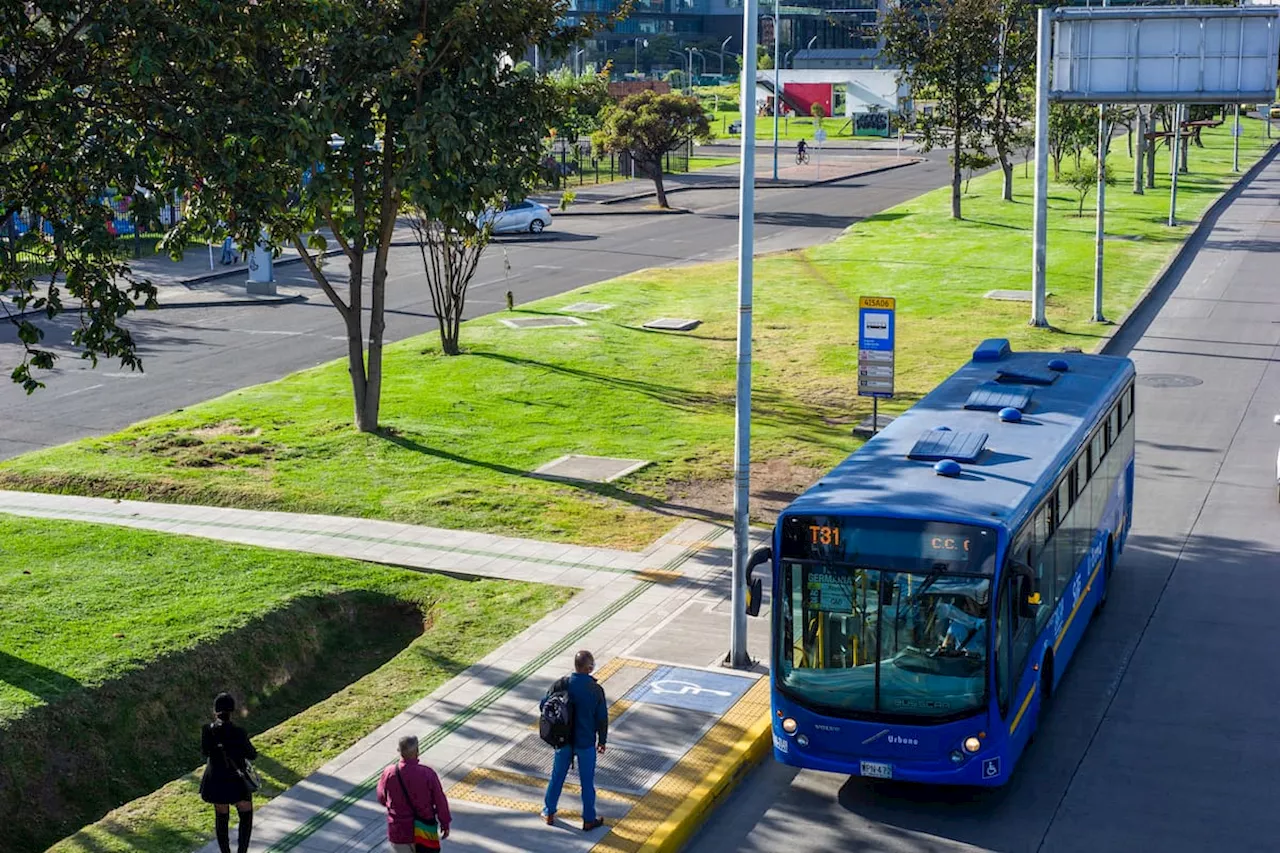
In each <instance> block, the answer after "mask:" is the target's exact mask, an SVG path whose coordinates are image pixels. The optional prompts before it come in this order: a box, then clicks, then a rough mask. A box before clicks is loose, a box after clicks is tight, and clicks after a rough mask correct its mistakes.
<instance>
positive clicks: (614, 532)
mask: <svg viewBox="0 0 1280 853" xmlns="http://www.w3.org/2000/svg"><path fill="white" fill-rule="evenodd" d="M1244 128H1245V132H1246V136H1245V137H1244V139H1243V140H1242V146H1241V147H1242V163H1244V164H1246V165H1247V164H1249V163H1252V162H1253V161H1254V160H1255V159H1256V158H1257V157H1258V156H1259V155H1260V154H1261V153H1262V152H1263V151H1264V150H1265V149H1266V146H1267V141H1266V139H1265V138H1264V126H1263V125H1262V124H1261V123H1259V122H1256V121H1249V122H1246V123H1245V125H1244ZM1227 131H1228V128H1226V127H1223V128H1218V129H1217V130H1215V131H1213V132H1210V133H1206V134H1205V136H1204V139H1205V146H1206V147H1205V148H1203V149H1201V148H1195V149H1193V150H1192V153H1191V170H1192V171H1191V173H1190V174H1189V175H1183V176H1182V177H1181V179H1180V181H1179V195H1178V198H1179V216H1180V218H1181V221H1183V222H1188V221H1190V220H1192V219H1193V218H1194V217H1196V216H1198V215H1199V214H1200V213H1201V212H1202V211H1203V210H1204V209H1205V208H1206V207H1207V206H1208V205H1209V204H1210V203H1211V202H1212V201H1213V199H1215V198H1216V197H1217V196H1218V195H1219V194H1220V193H1222V192H1223V191H1224V190H1225V189H1226V188H1227V187H1228V186H1229V185H1230V183H1231V182H1232V181H1233V180H1234V177H1233V175H1232V174H1231V172H1230V169H1231V139H1230V137H1229V135H1228V133H1227ZM1113 151H1114V153H1113V154H1112V157H1111V160H1110V167H1111V169H1112V172H1113V174H1115V175H1116V177H1117V178H1118V183H1117V185H1116V186H1115V187H1114V188H1113V189H1112V190H1111V192H1110V193H1109V194H1108V199H1109V214H1108V218H1107V224H1108V233H1109V234H1110V235H1112V236H1113V237H1124V238H1125V239H1112V240H1108V242H1107V244H1106V252H1107V267H1106V269H1107V276H1106V283H1107V284H1106V298H1105V303H1104V304H1105V309H1106V313H1107V315H1108V316H1109V317H1112V318H1118V317H1119V316H1120V315H1121V314H1122V313H1123V312H1124V311H1125V310H1126V309H1127V308H1128V307H1129V306H1131V305H1132V304H1133V302H1134V300H1135V299H1136V297H1137V296H1138V294H1139V293H1140V292H1141V291H1142V290H1143V288H1145V287H1146V285H1147V284H1148V282H1149V281H1150V280H1151V278H1152V276H1153V275H1154V274H1155V273H1156V272H1157V270H1158V269H1159V268H1160V266H1161V264H1163V263H1164V262H1165V261H1166V260H1167V259H1168V258H1169V257H1170V256H1171V255H1172V254H1173V252H1174V251H1175V250H1176V249H1177V247H1178V245H1179V244H1180V242H1181V241H1182V240H1183V239H1184V238H1185V236H1186V235H1187V233H1188V232H1189V230H1190V226H1189V225H1181V226H1179V227H1176V228H1168V227H1167V226H1166V225H1165V224H1164V221H1165V217H1166V211H1167V205H1168V178H1167V175H1166V174H1165V166H1166V165H1167V162H1168V158H1167V153H1162V155H1161V160H1160V162H1161V164H1162V165H1161V168H1160V170H1159V171H1160V175H1159V177H1158V181H1157V182H1158V188H1157V189H1156V190H1154V191H1149V192H1148V193H1147V194H1146V195H1143V196H1135V195H1133V194H1132V193H1131V191H1130V185H1131V177H1130V175H1131V173H1132V172H1131V170H1132V164H1131V162H1130V161H1129V159H1128V158H1127V156H1126V150H1125V143H1124V140H1123V139H1119V140H1117V141H1116V143H1115V145H1114V147H1113ZM1085 166H1086V168H1088V164H1087V163H1086V164H1085ZM1068 167H1069V164H1068ZM1016 178H1017V180H1016V182H1015V190H1016V198H1015V200H1014V201H1013V202H1004V201H1001V200H1000V198H999V188H1000V184H999V181H1000V178H999V175H998V174H989V175H986V176H982V177H979V178H976V179H974V180H973V182H972V185H971V186H970V187H969V192H968V194H967V195H966V197H965V199H964V215H965V219H964V220H962V221H953V220H951V219H950V218H949V215H948V211H949V191H948V190H946V189H944V190H940V191H937V192H933V193H929V194H927V195H924V196H922V197H920V198H918V199H915V200H912V201H909V202H906V203H904V204H902V205H899V206H897V207H895V208H893V209H891V210H888V211H886V212H884V213H882V214H880V215H878V216H875V217H872V218H870V219H868V220H866V221H863V222H860V223H858V224H857V225H855V226H853V227H852V228H850V229H849V230H848V231H847V232H846V233H845V234H844V236H843V237H842V238H840V239H839V240H836V241H834V242H832V243H829V244H825V245H821V246H817V247H814V248H811V249H808V250H804V251H797V252H789V253H785V254H780V255H774V256H769V257H765V258H761V259H759V260H758V261H757V265H756V273H755V280H756V290H755V301H754V309H755V312H754V316H755V358H756V362H755V375H754V389H755V390H754V415H753V445H752V454H753V459H754V460H755V462H756V463H758V464H762V465H763V464H764V463H776V464H777V465H779V466H782V467H784V468H785V467H786V466H793V467H795V468H796V469H798V470H800V471H801V472H802V473H803V472H810V473H812V472H813V471H814V470H816V469H822V468H825V467H828V466H831V465H832V464H834V463H835V462H837V461H838V460H839V459H841V458H843V457H844V456H845V455H846V454H848V453H849V452H850V451H852V450H853V449H855V448H856V447H857V446H858V441H857V440H855V439H853V438H851V436H850V434H849V424H850V423H852V422H854V421H856V420H857V419H859V418H861V417H863V416H865V415H866V414H868V413H869V410H870V402H869V401H864V400H862V399H860V398H858V397H857V396H856V386H857V380H856V369H855V368H856V359H857V353H856V343H857V329H856V307H857V298H858V296H859V295H882V296H894V297H897V299H898V312H899V315H898V317H899V319H898V353H897V367H898V378H897V389H898V397H897V398H896V399H895V400H894V401H893V402H892V403H890V404H888V405H887V406H886V407H883V408H886V409H888V410H890V411H892V410H893V409H894V408H904V407H905V406H907V405H909V404H910V403H912V402H913V401H914V400H916V399H918V398H919V397H920V396H921V395H923V394H924V393H926V392H927V391H928V390H929V389H930V388H932V387H933V386H934V385H935V384H936V383H937V382H938V381H939V380H940V379H942V378H943V377H944V376H945V375H946V374H947V373H948V372H950V371H951V370H953V369H954V368H956V367H957V366H958V365H960V364H961V363H963V362H964V361H965V360H966V358H967V356H968V353H969V352H970V351H971V350H972V348H973V345H974V344H975V343H977V342H978V341H979V340H981V339H982V338H986V337H993V336H1003V337H1008V338H1010V339H1011V341H1012V343H1013V345H1014V346H1015V347H1017V348H1021V349H1030V348H1038V349H1059V348H1061V347H1063V346H1079V347H1081V348H1082V349H1086V350H1088V349H1089V348H1090V347H1092V346H1094V345H1095V344H1096V343H1097V342H1098V340H1099V338H1100V336H1101V335H1102V334H1103V333H1104V332H1105V327H1099V326H1097V325H1094V324H1092V323H1090V322H1089V321H1088V317H1089V315H1090V306H1091V302H1092V278H1093V228H1094V224H1093V218H1092V212H1091V205H1092V199H1090V200H1089V202H1088V203H1087V204H1086V215H1085V217H1083V218H1077V216H1076V215H1075V214H1076V199H1075V196H1074V194H1073V193H1072V192H1071V191H1070V190H1069V189H1068V188H1067V187H1066V186H1064V185H1061V184H1054V185H1053V186H1052V187H1051V193H1050V195H1051V198H1050V220H1049V248H1048V265H1049V266H1048V288H1049V291H1050V293H1051V296H1050V297H1049V300H1048V317H1049V320H1050V321H1051V323H1052V324H1053V326H1054V328H1053V329H1050V330H1045V329H1032V328H1029V327H1028V326H1027V325H1026V320H1027V316H1028V313H1029V309H1028V306H1027V305H1026V304H1024V303H1009V302H994V301H990V300H986V299H983V298H982V295H983V294H984V293H985V292H986V291H988V290H991V289H996V288H1008V289H1027V288H1029V287H1030V281H1029V278H1030V268H1031V232H1030V228H1031V204H1030V193H1031V189H1032V182H1031V181H1030V180H1028V179H1026V178H1024V177H1023V170H1022V168H1021V167H1019V168H1018V169H1017V171H1016ZM854 191H855V192H856V191H857V190H854ZM735 279H736V273H735V268H734V266H733V265H732V264H711V265H703V266H697V267H684V268H678V269H662V270H653V271H647V272H642V273H637V274H635V275H630V276H626V277H624V278H621V279H617V280H614V281H610V282H605V283H602V284H597V285H592V286H590V287H586V288H583V289H581V290H579V291H576V292H574V293H571V294H565V295H563V296H560V297H555V298H551V299H545V300H542V301H540V302H537V303H533V304H529V305H522V306H521V307H520V310H519V311H517V315H522V316H537V315H539V314H548V313H555V312H557V311H560V310H562V308H563V306H566V305H568V304H570V303H572V302H575V301H578V300H581V299H590V300H591V301H595V302H602V303H606V304H609V305H611V306H613V307H612V308H610V309H609V310H607V311H604V312H601V313H598V314H586V315H583V317H582V319H583V320H584V321H585V323H586V325H584V326H581V327H567V328H546V329H536V330H527V331H514V330H511V329H508V328H506V327H505V326H503V325H501V324H500V323H499V318H498V317H484V318H481V319H478V320H475V321H472V322H469V323H467V324H466V326H465V327H464V332H463V343H464V347H465V349H466V353H465V354H464V355H462V356H458V357H455V358H446V357H443V356H441V355H440V353H439V349H438V345H437V342H436V339H435V338H434V336H433V335H427V336H423V337H419V338H415V339H412V340H409V341H405V342H402V343H399V344H396V345H394V346H391V347H389V348H388V350H387V356H386V357H387V363H386V376H387V379H386V383H385V387H384V392H383V408H382V420H383V424H384V426H385V432H384V433H383V434H381V435H361V434H358V433H356V432H355V431H354V430H352V429H351V428H350V426H349V424H350V421H351V414H350V404H349V402H348V379H347V375H346V368H345V365H344V364H343V363H342V362H334V363H332V364H328V365H324V366H321V367H318V368H315V369H312V370H306V371H302V372H299V373H296V374H294V375H292V376H289V377H286V378H285V379H283V380H280V381H278V382H274V383H270V384H267V385H261V386H257V387H253V388H246V389H243V390H241V391H237V392H234V393H231V394H228V395H225V396H223V397H220V398H218V399H216V400H212V401H210V402H208V403H204V404H201V405H197V406H192V407H189V408H187V409H185V410H183V411H180V412H175V413H172V414H169V415H164V416H161V417H158V418H153V419H151V420H148V421H145V422H142V423H140V424H137V425H135V426H133V427H131V428H129V429H126V430H123V431H121V432H118V433H116V434H114V435H110V436H106V437H102V438H94V439H87V440H84V441H79V442H76V443H74V444H71V445H67V446H63V447H59V448H54V449H50V450H45V451H39V452H35V453H31V454H27V455H25V456H21V457H18V458H16V459H12V460H9V461H7V462H5V463H3V464H0V485H3V486H7V487H16V488H31V489H41V490H61V491H68V492H83V493H90V494H100V495H112V496H128V497H141V498H147V499H158V500H173V501H184V502H205V503H215V504H230V505H237V506H255V507H271V508H275V509H285V510H295V511H302V512H330V513H339V514H347V515H357V516H368V517H378V518H389V519H395V520H401V521H412V522H424V523H430V524H437V525H442V526H446V527H459V528H468V529H477V530H487V531H494V532H500V533H508V534H519V535H525V536H533V537H538V538H543V539H554V540H562V541H576V542H584V543H600V544H610V545H615V546H631V547H635V546H640V545H643V544H645V543H647V542H649V541H651V540H652V539H653V538H654V537H655V536H657V535H658V534H659V533H661V532H663V531H664V530H666V529H668V528H669V527H670V525H671V524H672V517H671V516H672V514H679V513H681V512H684V511H685V510H684V509H683V508H682V507H684V506H686V505H688V504H690V503H692V504H695V505H700V506H702V507H704V508H711V509H714V510H717V511H720V512H725V511H727V510H728V503H727V500H726V498H727V495H728V491H727V489H725V488H724V487H725V484H726V483H727V482H728V480H729V478H730V473H731V472H730V458H731V453H732V446H733V394H734V381H733V377H734V337H735V323H736V300H735V297H734V294H735V286H736V285H735ZM516 298H517V301H518V300H519V293H517V294H516ZM661 316H669V317H696V318H700V319H701V320H703V324H702V325H701V326H700V327H699V328H698V329H697V330H695V331H693V332H691V333H688V334H666V333H660V332H650V331H646V330H644V329H642V328H641V325H642V324H643V323H644V322H645V321H647V320H650V319H653V318H655V317H661ZM334 355H335V356H337V355H339V353H338V351H337V350H336V349H335V351H334ZM567 453H584V454H595V455H610V456H623V457H628V458H638V459H648V460H652V461H653V463H654V464H653V465H651V466H649V467H648V468H645V469H643V470H642V471H640V472H638V473H637V474H634V475H631V476H630V477H628V478H627V479H625V480H623V481H620V482H617V483H614V484H611V485H608V486H593V485H570V484H566V483H556V482H550V481H545V480H542V479H539V478H536V477H533V476H531V475H530V472H532V471H533V470H534V469H535V468H537V467H538V466H540V465H542V464H544V463H545V462H548V461H550V460H552V459H555V458H557V457H559V456H561V455H563V454H567ZM757 482H758V483H761V484H764V487H766V488H771V487H770V486H768V480H767V478H763V479H759V480H757ZM716 489H721V491H720V492H716ZM713 493H714V494H713ZM716 495H720V497H716ZM699 501H701V504H699V503H698V502H699ZM672 504H675V506H672Z"/></svg>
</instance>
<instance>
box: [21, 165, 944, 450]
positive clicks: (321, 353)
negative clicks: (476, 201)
mask: <svg viewBox="0 0 1280 853" xmlns="http://www.w3.org/2000/svg"><path fill="white" fill-rule="evenodd" d="M948 178H949V170H948V167H947V164H946V161H945V158H944V157H942V156H939V157H935V158H932V159H929V160H926V161H925V162H923V163H919V164H917V165H914V166H908V167H905V168H901V169H895V170H892V171H888V172H882V173H880V174H877V175H868V176H866V177H862V178H854V179H850V180H847V181H844V182H841V183H836V184H829V185H825V186H819V187H809V188H803V189H762V190H760V191H759V192H758V193H757V216H756V251H757V252H758V253H760V252H770V251H778V250H782V249H791V248H796V247H801V246H807V245H812V244H815V243H820V242H822V241H825V240H830V239H832V238H834V237H835V236H837V235H838V234H839V233H840V231H841V230H842V229H844V228H845V227H847V226H848V225H849V224H851V223H852V222H855V221H857V220H858V219H860V218H864V217H866V216H870V215H872V214H874V213H877V212H879V211H881V210H884V209H885V208H888V207H891V206H892V205H895V204H897V203H899V202H901V201H904V200H906V199H908V198H912V197H914V196H916V195H918V194H920V193H922V192H925V191H927V190H930V189H933V188H935V187H939V186H942V185H944V184H945V183H946V182H947V180H948ZM672 203H673V204H677V205H679V206H682V207H687V208H690V209H692V210H693V211H694V212H693V213H690V214H685V215H661V216H646V215H608V216H564V217H560V218H558V219H557V220H556V221H555V224H554V226H553V227H552V228H551V229H549V230H548V231H547V232H546V233H544V234H543V235H540V236H538V237H533V236H532V235H530V236H528V237H503V238H499V239H497V240H495V242H494V243H493V245H492V246H491V247H490V248H489V249H488V250H487V252H486V255H485V257H484V258H483V259H482V261H481V263H480V267H479V269H478V271H477V274H476V277H475V279H474V283H473V284H472V285H471V289H470V293H469V296H468V300H467V309H468V310H467V316H468V317H475V316H478V315H481V314H487V313H491V312H494V311H499V310H503V309H505V307H506V292H507V291H508V290H510V291H512V292H513V293H514V295H515V299H516V302H517V303H518V304H519V303H525V302H530V301H533V300H535V299H540V298H542V297H545V296H551V295H554V294H557V293H563V292H565V291H568V290H572V289H575V288H578V287H581V286H583V285H587V284H591V283H593V282H598V281H603V280H606V279H610V278H613V277H615V276H618V275H622V274H624V273H629V272H633V271H635V270H639V269H645V268H649V267H666V266H673V265H679V264H687V263H693V262H698V261H707V260H717V259H728V258H732V257H735V256H736V246H737V193H736V191H733V190H697V191H691V192H684V193H680V194H678V195H676V196H673V197H672ZM339 261H341V259H340V258H334V259H330V263H332V264H338V262H339ZM340 268H341V269H342V270H343V271H345V264H342V265H340ZM339 278H341V276H339ZM277 280H278V282H279V284H280V286H281V287H288V288H294V289H299V290H303V291H305V292H306V293H307V294H308V301H307V302H305V303H300V304H283V305H237V306H228V307H221V308H172V309H165V310H162V311H156V312H145V313H141V314H138V315H135V316H133V317H132V318H130V319H129V320H128V325H129V327H130V328H131V329H132V330H133V332H134V335H135V337H136V338H137V340H138V342H139V345H140V352H141V354H142V356H143V359H144V370H145V372H144V373H141V374H139V373H133V372H130V371H128V370H122V369H121V368H120V367H119V366H118V365H112V364H106V363H103V364H101V365H100V366H99V367H98V368H97V369H91V368H90V366H89V365H88V363H87V362H82V361H80V360H78V359H77V358H75V357H74V356H73V355H71V354H70V353H69V351H68V354H67V355H66V356H64V357H63V358H61V359H60V360H59V362H58V366H57V369H56V371H54V373H53V375H52V376H50V377H49V378H48V379H47V384H48V387H47V388H46V389H45V390H43V391H39V392H37V393H36V394H35V395H33V396H30V397H28V396H27V395H25V394H24V393H23V392H22V390H21V389H20V388H18V387H17V386H15V385H12V384H11V383H8V382H0V458H6V457H9V456H14V455H17V454H19V453H24V452H27V451H30V450H34V449H37V448H40V447H47V446H50V445H55V444H61V443H63V442H66V441H71V440H74V439H77V438H82V437H85V436H88V435H94V434H101V433H107V432H111V431H114V430H117V429H120V428H121V427H124V426H127V425H128V424H130V423H133V422H134V421H137V420H139V419H141V418H144V417H148V416H151V415H156V414H161V413H164V412H167V411H171V410H173V409H175V408H180V407H183V406H188V405H191V404H193V403H196V402H199V401H202V400H207V399H210V398H212V397H215V396H218V395H220V394H224V393H226V392H228V391H232V390H234V389H237V388H241V387H244V386H246V385H252V384H256V383H259V382H265V381H268V380H272V379H277V378H279V377H281V376H284V375H285V374H288V373H291V372H293V371H295V370H299V369H301V368H305V367H311V366H313V365H316V364H320V363H323V362H326V361H330V360H332V359H336V358H341V357H343V354H344V352H345V348H344V341H345V337H344V336H343V327H342V323H341V321H340V319H339V317H338V314H337V312H336V311H335V310H334V308H333V307H332V306H331V305H330V304H329V303H328V301H327V300H326V298H325V296H324V294H323V293H322V292H321V291H320V290H319V289H318V288H317V287H316V286H315V283H314V281H312V279H311V278H310V276H309V275H307V273H306V272H305V270H304V269H303V268H302V267H301V266H299V265H291V266H286V267H281V268H279V269H278V270H277ZM344 286H345V285H344ZM387 289H388V299H387V303H388V308H387V338H388V340H396V339H399V338H404V337H407V336H411V335H415V334H420V333H422V332H425V331H429V330H432V329H434V328H435V319H434V317H433V316H432V314H431V302H430V295H429V293H428V292H427V289H426V285H425V282H424V281H423V279H422V261H421V258H420V256H419V254H418V250H417V249H416V248H412V247H405V248H396V249H393V252H392V256H391V262H390V271H389V278H388V288H387ZM74 323H75V320H74V318H72V317H66V318H63V319H61V320H60V321H59V322H57V323H56V324H55V325H53V326H52V327H50V329H49V335H48V338H47V343H49V344H52V345H53V346H54V348H55V349H57V348H58V346H59V344H60V343H61V344H65V342H66V340H68V336H69V334H70V330H71V329H72V328H74ZM15 340H16V339H15V336H14V332H13V330H12V329H11V328H9V327H7V326H4V327H3V328H0V365H6V366H8V365H12V364H14V363H16V361H17V360H18V358H19V353H20V350H19V349H18V347H17V346H16V344H15ZM6 369H7V367H6Z"/></svg>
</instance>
